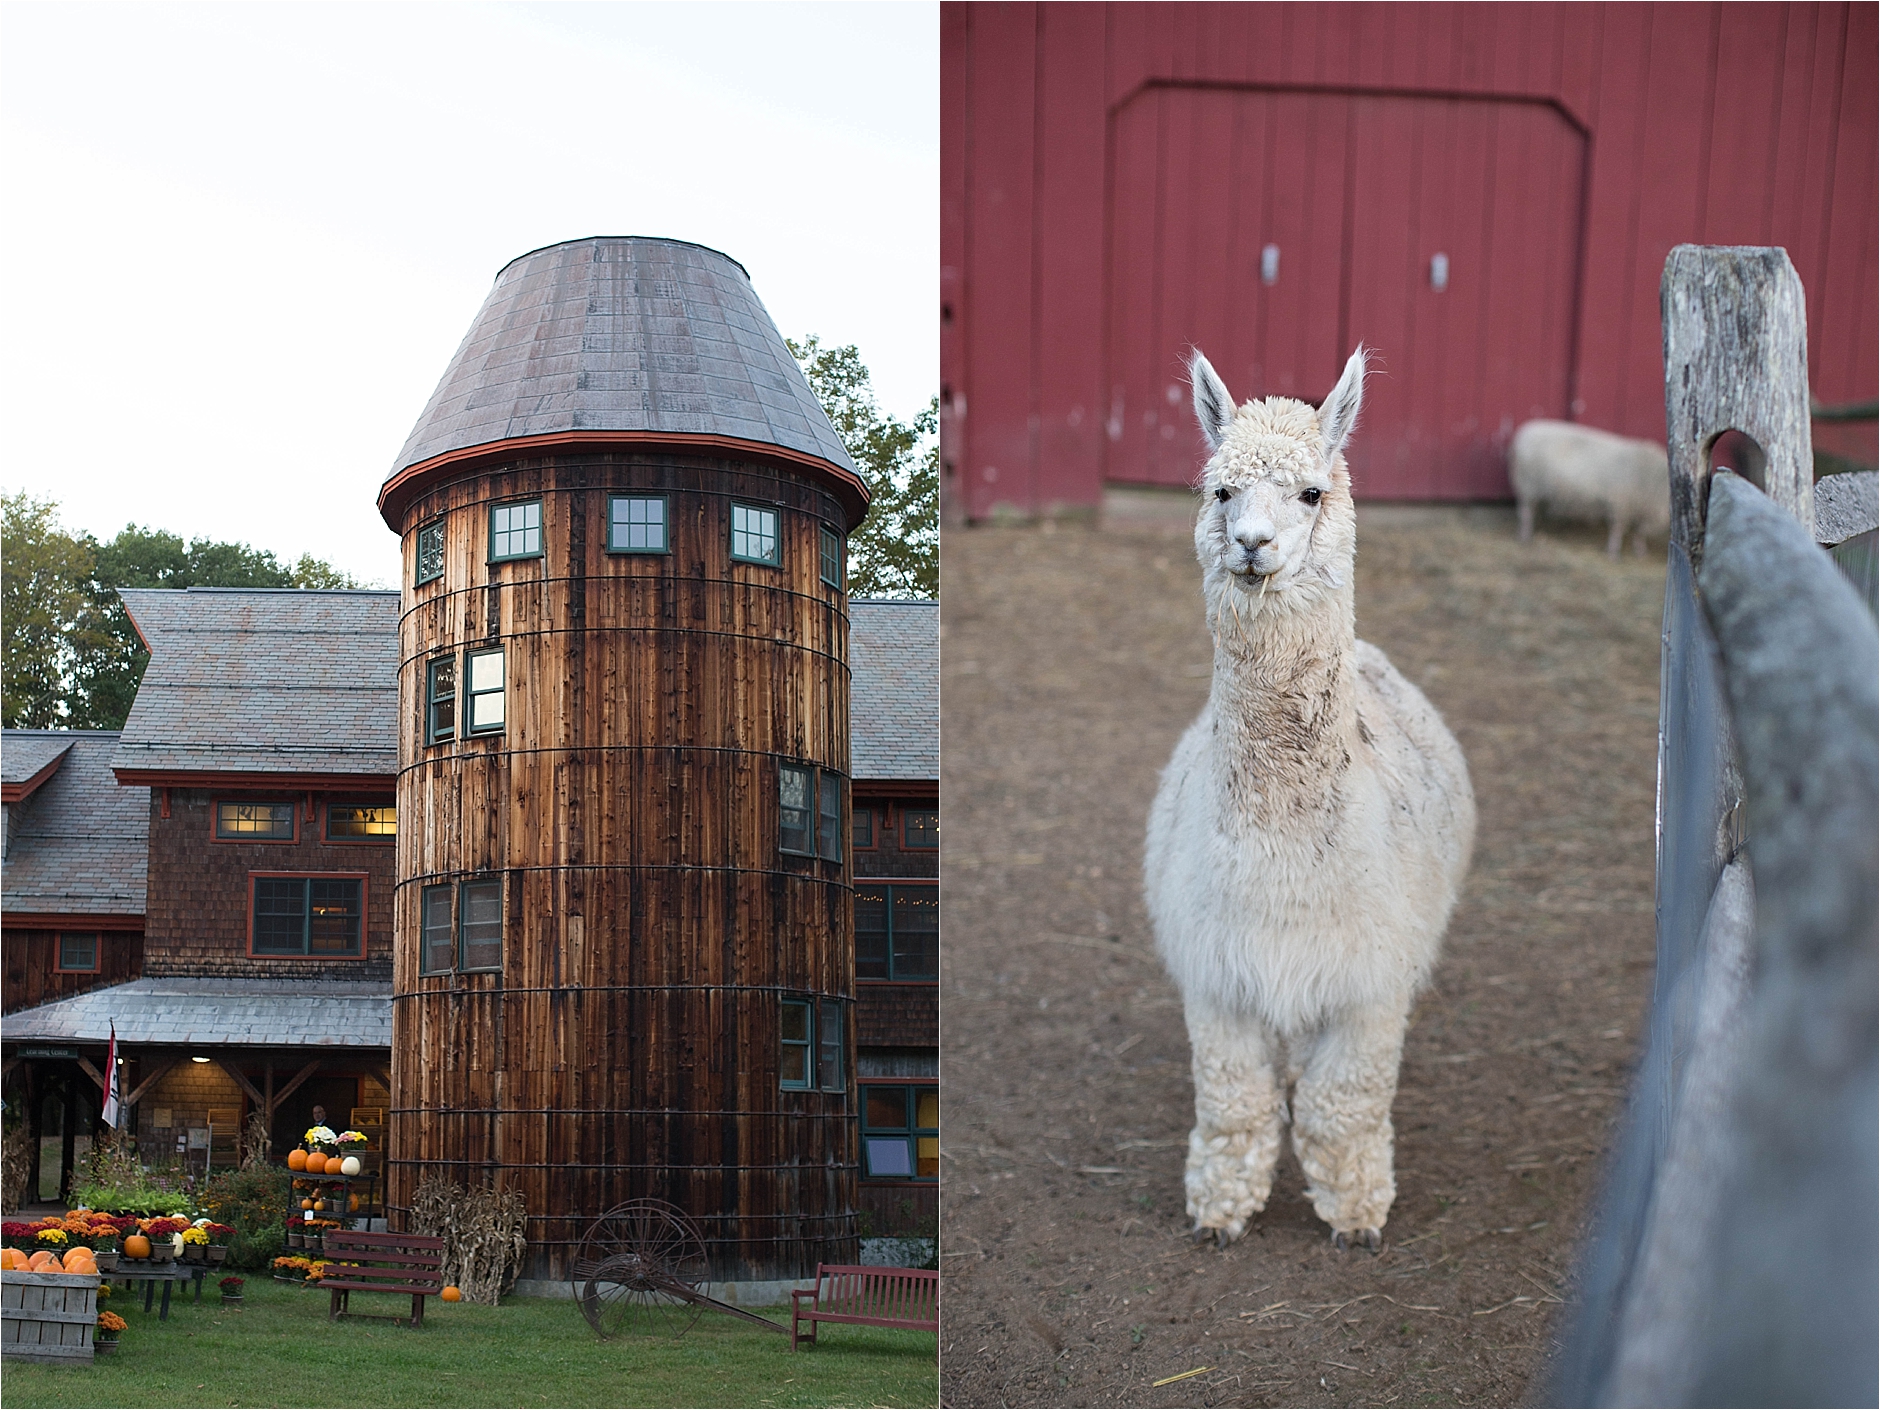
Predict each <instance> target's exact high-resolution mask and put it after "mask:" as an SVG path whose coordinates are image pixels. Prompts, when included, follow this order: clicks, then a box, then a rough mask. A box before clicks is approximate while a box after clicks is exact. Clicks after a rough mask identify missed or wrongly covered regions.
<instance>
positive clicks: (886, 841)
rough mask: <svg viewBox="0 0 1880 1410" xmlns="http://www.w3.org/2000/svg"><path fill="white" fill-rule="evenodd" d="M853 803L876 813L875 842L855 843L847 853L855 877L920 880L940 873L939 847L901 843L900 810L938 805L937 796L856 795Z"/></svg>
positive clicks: (859, 878)
mask: <svg viewBox="0 0 1880 1410" xmlns="http://www.w3.org/2000/svg"><path fill="white" fill-rule="evenodd" d="M855 806H856V807H857V808H872V809H873V810H874V813H875V845H874V846H873V847H857V848H855V849H854V850H853V852H851V854H850V855H851V856H852V857H853V858H854V859H855V879H856V880H857V881H867V880H871V879H872V880H878V881H895V880H899V879H901V878H904V877H905V878H910V879H914V880H919V879H921V878H924V877H937V876H939V875H940V851H939V849H938V848H935V847H915V848H905V847H903V846H901V837H902V832H901V814H902V813H903V812H904V811H905V810H907V809H909V808H919V809H927V808H938V807H939V806H940V800H939V799H938V798H935V797H928V798H912V797H909V798H857V799H856V800H855Z"/></svg>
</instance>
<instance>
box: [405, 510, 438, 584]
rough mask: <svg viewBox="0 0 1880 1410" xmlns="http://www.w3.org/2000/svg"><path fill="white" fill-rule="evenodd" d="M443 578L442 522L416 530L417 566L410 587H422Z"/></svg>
mask: <svg viewBox="0 0 1880 1410" xmlns="http://www.w3.org/2000/svg"><path fill="white" fill-rule="evenodd" d="M443 576H444V521H443V520H442V519H439V520H437V521H436V522H435V523H431V524H426V525H425V526H424V527H423V528H422V529H419V530H418V566H417V573H416V574H415V575H414V576H413V578H412V586H414V587H422V586H423V585H424V584H425V583H428V582H430V581H432V580H433V579H434V578H441V577H443Z"/></svg>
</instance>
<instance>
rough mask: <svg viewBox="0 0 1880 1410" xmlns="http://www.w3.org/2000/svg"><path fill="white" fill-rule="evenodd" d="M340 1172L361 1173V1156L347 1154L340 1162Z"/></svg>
mask: <svg viewBox="0 0 1880 1410" xmlns="http://www.w3.org/2000/svg"><path fill="white" fill-rule="evenodd" d="M339 1173H340V1174H342V1175H357V1174H358V1173H359V1157H358V1156H356V1155H349V1156H347V1157H346V1158H345V1159H344V1160H342V1161H341V1162H340V1163H339Z"/></svg>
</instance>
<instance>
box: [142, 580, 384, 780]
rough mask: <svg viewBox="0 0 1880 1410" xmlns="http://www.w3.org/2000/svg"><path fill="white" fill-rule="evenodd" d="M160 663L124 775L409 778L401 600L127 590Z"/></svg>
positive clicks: (146, 691) (152, 672) (145, 688)
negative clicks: (403, 749) (402, 714)
mask: <svg viewBox="0 0 1880 1410" xmlns="http://www.w3.org/2000/svg"><path fill="white" fill-rule="evenodd" d="M119 595H120V596H121V597H123V599H124V606H125V607H126V608H127V609H128V610H129V612H130V614H131V620H132V621H133V622H135V623H136V624H137V630H138V631H140V632H141V633H143V636H144V639H145V640H146V641H147V642H148V643H149V644H150V653H151V654H150V666H149V668H148V669H147V670H146V671H145V672H144V679H143V684H142V685H140V686H139V687H138V689H137V700H136V703H135V704H133V705H132V706H131V713H130V718H129V719H128V720H126V721H125V722H124V735H123V738H122V739H121V740H120V741H119V743H118V750H117V757H116V758H115V759H114V760H113V761H112V763H113V765H114V767H116V768H119V769H179V770H196V771H206V772H215V773H243V774H245V773H312V774H383V775H384V776H385V777H386V779H387V780H390V779H391V778H392V777H393V776H394V775H395V774H396V773H397V769H398V594H397V593H396V592H359V591H330V592H322V591H301V590H298V589H292V588H276V589H266V588H189V589H187V590H186V591H181V592H178V591H167V590H161V589H155V588H126V589H124V591H123V592H122V593H120V594H119Z"/></svg>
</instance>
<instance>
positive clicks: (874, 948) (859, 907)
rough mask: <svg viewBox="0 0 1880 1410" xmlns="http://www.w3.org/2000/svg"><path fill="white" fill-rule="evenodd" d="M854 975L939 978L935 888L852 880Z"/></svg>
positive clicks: (938, 915)
mask: <svg viewBox="0 0 1880 1410" xmlns="http://www.w3.org/2000/svg"><path fill="white" fill-rule="evenodd" d="M855 977H856V978H857V979H938V978H939V977H940V894H939V891H938V889H937V888H936V887H934V886H933V885H931V884H929V885H925V886H890V885H887V884H886V883H883V882H861V881H858V882H856V884H855Z"/></svg>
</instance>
